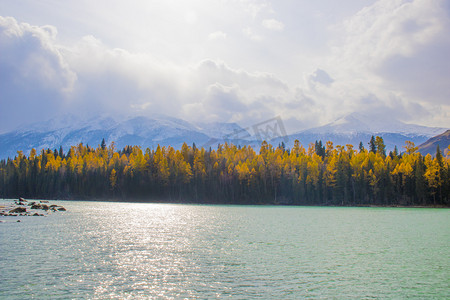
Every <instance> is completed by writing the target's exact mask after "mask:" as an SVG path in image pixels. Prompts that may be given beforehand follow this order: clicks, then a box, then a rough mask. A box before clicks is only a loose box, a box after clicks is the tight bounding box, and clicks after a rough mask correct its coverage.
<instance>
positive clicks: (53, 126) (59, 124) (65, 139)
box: [0, 115, 244, 159]
mask: <svg viewBox="0 0 450 300" xmlns="http://www.w3.org/2000/svg"><path fill="white" fill-rule="evenodd" d="M242 130H244V129H242V128H241V127H240V126H239V125H237V124H236V123H217V122H216V123H199V124H194V123H189V122H187V121H184V120H181V119H176V118H171V117H168V116H162V115H158V116H153V117H151V118H149V117H142V116H141V117H131V118H124V119H114V118H112V117H110V116H106V117H96V118H89V119H82V118H79V117H76V116H73V115H65V116H60V117H59V118H56V119H52V120H49V121H46V122H40V123H36V124H33V125H30V126H27V127H24V128H21V129H19V130H14V131H11V132H8V133H4V134H0V159H4V158H7V157H15V156H16V155H17V151H18V150H21V151H23V153H24V154H25V155H28V154H29V153H30V150H31V149H32V148H35V149H36V150H38V151H40V150H42V149H52V150H53V149H59V147H60V146H62V147H63V149H64V151H65V152H66V153H67V151H69V149H70V147H71V146H76V145H78V144H79V143H83V144H84V145H89V146H91V147H94V148H96V147H97V146H98V145H100V143H101V141H102V139H103V138H104V139H105V141H106V144H107V145H109V144H110V143H111V142H114V143H115V147H116V149H118V150H119V149H123V148H124V147H125V146H127V145H136V146H141V147H142V148H143V149H144V150H145V149H146V148H150V149H156V147H157V146H158V145H161V146H169V145H170V146H172V147H174V148H176V149H177V148H178V149H179V148H181V146H182V144H183V142H186V143H187V144H189V145H191V146H192V143H195V144H196V145H197V147H201V146H203V145H208V146H212V147H216V146H217V143H223V142H224V141H223V138H222V137H224V136H226V135H227V134H229V133H231V132H234V131H242ZM237 142H239V141H237Z"/></svg>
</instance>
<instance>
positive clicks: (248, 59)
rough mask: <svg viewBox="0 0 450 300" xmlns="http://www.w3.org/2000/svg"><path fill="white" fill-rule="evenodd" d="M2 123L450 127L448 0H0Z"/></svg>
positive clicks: (6, 126) (0, 127)
mask: <svg viewBox="0 0 450 300" xmlns="http://www.w3.org/2000/svg"><path fill="white" fill-rule="evenodd" d="M0 14H1V16H0V132H5V131H7V130H11V129H13V128H15V127H16V126H19V125H23V124H26V123H30V122H35V121H40V120H46V119H49V118H51V117H53V116H55V115H57V114H62V113H68V112H70V113H73V114H83V115H96V114H102V115H105V114H106V115H110V114H111V115H120V116H132V115H147V116H151V115H152V114H155V113H157V114H166V115H170V116H174V117H179V118H182V119H186V120H189V121H202V122H208V121H222V122H237V123H239V124H241V125H243V126H248V125H251V124H252V123H256V122H260V121H264V120H266V119H269V118H272V117H274V116H281V117H282V119H283V121H284V122H285V126H286V127H287V129H288V131H289V132H295V131H298V130H300V129H305V128H308V127H312V126H318V125H323V124H325V123H328V122H330V121H333V120H335V119H336V118H338V117H340V116H343V115H346V114H349V113H352V112H362V113H365V114H371V115H376V116H380V118H397V119H399V120H402V121H405V122H408V123H416V124H422V125H430V126H442V127H450V121H449V120H450V57H449V56H450V55H449V53H450V1H448V0H344V1H335V0H316V1H310V0H295V1H294V0H292V1H290V0H278V1H270V0H268V1H258V0H197V1H172V0H165V1H154V0H128V1H119V0H96V1H90V0H77V1H72V0H67V1H61V0H40V1H34V0H0Z"/></svg>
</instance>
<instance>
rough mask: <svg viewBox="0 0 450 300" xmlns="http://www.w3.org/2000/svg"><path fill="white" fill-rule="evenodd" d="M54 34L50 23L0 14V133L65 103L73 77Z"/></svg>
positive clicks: (55, 111)
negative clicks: (22, 20) (20, 20)
mask: <svg viewBox="0 0 450 300" xmlns="http://www.w3.org/2000/svg"><path fill="white" fill-rule="evenodd" d="M56 33H57V31H56V28H54V27H51V26H44V27H38V26H31V25H29V24H26V23H21V24H19V23H17V21H16V20H15V19H14V18H4V17H0V53H1V55H0V70H1V72H0V90H1V91H2V92H1V93H0V132H2V131H6V130H9V129H12V128H13V127H15V126H16V124H20V123H22V120H23V119H26V120H28V121H36V120H39V119H42V118H43V117H44V118H45V117H47V118H48V117H50V116H52V115H54V114H55V113H57V112H58V111H59V110H61V109H62V108H63V107H64V106H65V105H66V103H65V101H64V100H65V97H66V95H67V94H68V93H70V92H71V91H72V90H73V86H74V84H75V82H76V79H77V78H76V74H75V73H74V72H72V71H71V70H70V68H69V66H68V65H67V63H66V61H65V60H64V58H63V56H62V54H61V52H60V51H59V49H58V48H57V47H55V45H54V43H55V37H56Z"/></svg>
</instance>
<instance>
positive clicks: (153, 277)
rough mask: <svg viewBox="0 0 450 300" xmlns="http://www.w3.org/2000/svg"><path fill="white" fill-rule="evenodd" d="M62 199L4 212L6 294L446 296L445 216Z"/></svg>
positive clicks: (0, 271) (449, 256) (449, 222)
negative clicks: (44, 208) (39, 213)
mask: <svg viewBox="0 0 450 300" xmlns="http://www.w3.org/2000/svg"><path fill="white" fill-rule="evenodd" d="M56 203H57V204H61V205H63V206H64V207H66V208H67V209H68V211H67V212H58V213H53V214H50V215H49V216H47V217H19V219H20V220H21V222H20V223H17V222H15V221H16V220H17V218H16V217H0V220H1V221H3V222H2V223H0V241H1V243H0V298H2V299H30V298H36V299H45V298H48V299H70V298H72V299H76V298H89V299H124V298H129V299H139V298H142V299H145V298H161V299H179V298H189V299H195V298H201V299H208V298H233V299H249V298H265V299H299V298H346V299H348V298H358V299H360V298H365V299H372V298H417V299H423V298H437V299H445V298H447V299H448V298H450V280H449V278H450V247H449V246H450V210H448V209H415V208H330V207H274V206H202V205H171V204H132V203H107V202H69V201H64V202H63V201H56Z"/></svg>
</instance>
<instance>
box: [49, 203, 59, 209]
mask: <svg viewBox="0 0 450 300" xmlns="http://www.w3.org/2000/svg"><path fill="white" fill-rule="evenodd" d="M57 206H58V205H56V204H52V205H50V208H54V207H57Z"/></svg>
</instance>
